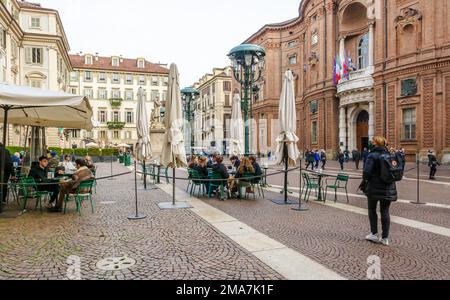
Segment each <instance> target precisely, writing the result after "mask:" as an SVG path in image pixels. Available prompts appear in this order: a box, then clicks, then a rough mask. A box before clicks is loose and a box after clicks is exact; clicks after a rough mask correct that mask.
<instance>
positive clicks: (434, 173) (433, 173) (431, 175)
mask: <svg viewBox="0 0 450 300" xmlns="http://www.w3.org/2000/svg"><path fill="white" fill-rule="evenodd" d="M436 173H437V167H430V178H434V177H435V176H436Z"/></svg>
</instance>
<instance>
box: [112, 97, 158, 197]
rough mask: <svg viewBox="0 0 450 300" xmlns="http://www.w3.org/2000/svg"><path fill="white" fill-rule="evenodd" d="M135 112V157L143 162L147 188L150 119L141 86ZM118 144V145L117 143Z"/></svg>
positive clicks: (150, 156)
mask: <svg viewBox="0 0 450 300" xmlns="http://www.w3.org/2000/svg"><path fill="white" fill-rule="evenodd" d="M136 113H137V134H138V143H137V148H136V151H137V159H138V160H139V161H142V162H143V166H144V188H145V189H147V174H146V173H147V170H146V168H145V164H146V161H148V160H150V159H151V158H152V145H151V144H150V132H149V127H150V120H149V118H148V112H147V106H146V104H145V98H144V96H143V93H142V88H139V92H138V105H137V108H136ZM119 146H120V145H119Z"/></svg>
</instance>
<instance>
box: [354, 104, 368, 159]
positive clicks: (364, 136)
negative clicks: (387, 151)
mask: <svg viewBox="0 0 450 300" xmlns="http://www.w3.org/2000/svg"><path fill="white" fill-rule="evenodd" d="M356 145H357V146H358V150H359V151H362V150H364V148H368V147H369V113H368V112H367V111H365V110H363V111H361V112H360V113H359V115H358V118H357V120H356Z"/></svg>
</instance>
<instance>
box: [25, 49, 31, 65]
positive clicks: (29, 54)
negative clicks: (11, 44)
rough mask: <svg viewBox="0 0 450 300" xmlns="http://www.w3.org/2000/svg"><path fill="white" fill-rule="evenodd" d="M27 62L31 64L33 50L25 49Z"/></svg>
mask: <svg viewBox="0 0 450 300" xmlns="http://www.w3.org/2000/svg"><path fill="white" fill-rule="evenodd" d="M25 62H26V63H27V64H31V48H25Z"/></svg>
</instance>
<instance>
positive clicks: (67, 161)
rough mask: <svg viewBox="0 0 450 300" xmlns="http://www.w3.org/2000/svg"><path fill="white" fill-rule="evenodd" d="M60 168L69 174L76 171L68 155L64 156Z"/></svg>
mask: <svg viewBox="0 0 450 300" xmlns="http://www.w3.org/2000/svg"><path fill="white" fill-rule="evenodd" d="M61 166H62V167H64V170H65V171H66V172H67V173H69V174H73V173H74V172H75V171H76V170H77V168H76V167H75V165H74V164H73V162H72V157H71V156H70V155H66V156H64V161H63V163H62V164H61Z"/></svg>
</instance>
